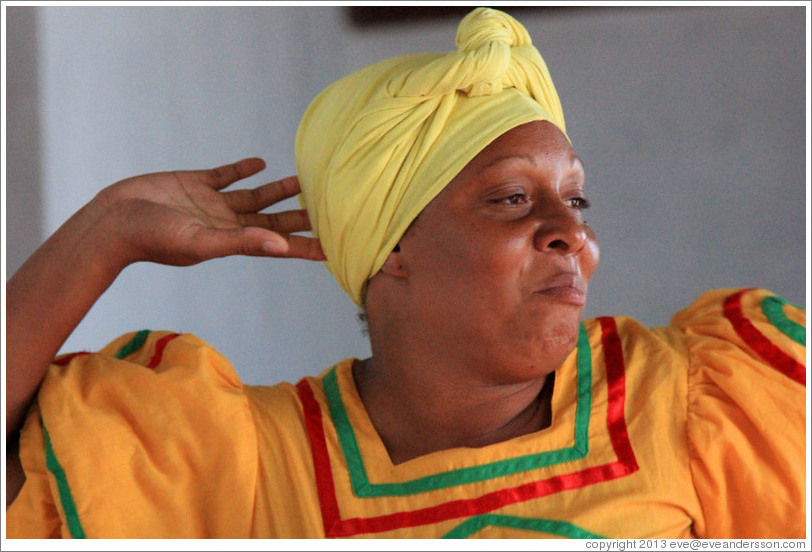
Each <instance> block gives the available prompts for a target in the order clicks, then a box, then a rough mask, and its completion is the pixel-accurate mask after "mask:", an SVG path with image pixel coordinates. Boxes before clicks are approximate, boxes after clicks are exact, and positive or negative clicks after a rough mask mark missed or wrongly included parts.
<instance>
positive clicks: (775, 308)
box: [761, 295, 806, 347]
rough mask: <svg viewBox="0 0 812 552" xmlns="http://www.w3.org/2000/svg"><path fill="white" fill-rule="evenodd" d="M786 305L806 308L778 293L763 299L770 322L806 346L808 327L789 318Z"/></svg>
mask: <svg viewBox="0 0 812 552" xmlns="http://www.w3.org/2000/svg"><path fill="white" fill-rule="evenodd" d="M784 305H791V306H793V307H795V308H796V309H801V310H804V309H803V308H801V307H799V306H798V305H794V304H792V303H790V302H789V301H787V300H786V299H783V298H781V297H778V296H776V295H772V296H770V297H765V298H764V299H763V300H762V301H761V310H762V311H763V312H764V316H766V317H767V320H769V321H770V324H772V325H773V326H775V327H776V329H777V330H778V331H780V332H781V333H782V334H784V335H786V336H787V337H789V338H790V339H791V340H793V341H794V342H795V343H799V344H801V345H803V346H804V347H806V328H804V327H803V326H802V325H801V324H798V323H797V322H794V321H792V320H790V319H789V318H787V314H786V313H785V312H784Z"/></svg>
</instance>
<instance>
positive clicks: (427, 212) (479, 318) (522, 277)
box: [399, 121, 598, 383]
mask: <svg viewBox="0 0 812 552" xmlns="http://www.w3.org/2000/svg"><path fill="white" fill-rule="evenodd" d="M587 206H588V203H587V201H586V199H585V191H584V168H583V165H582V163H581V160H580V159H579V158H578V157H577V156H576V155H575V151H574V150H573V149H572V147H571V146H570V144H569V142H568V141H567V139H566V137H565V136H564V135H563V134H562V133H561V132H560V131H559V130H558V129H557V128H556V127H555V126H554V125H552V124H551V123H549V122H544V121H536V122H532V123H527V124H524V125H521V126H519V127H516V128H514V129H512V130H510V131H509V132H507V133H505V134H503V135H502V136H501V137H499V138H498V139H496V140H495V141H493V142H492V143H491V144H490V145H489V146H488V147H487V148H485V149H484V150H483V151H482V152H480V153H479V154H478V155H477V156H476V157H475V158H474V159H473V160H472V161H471V162H470V163H469V164H468V165H466V167H465V168H464V169H463V170H462V171H461V172H460V173H459V174H458V175H457V176H456V177H455V178H454V180H452V181H451V183H450V184H449V185H448V186H447V187H446V188H445V189H444V190H443V191H442V192H441V193H440V194H439V195H438V196H437V197H436V198H435V199H434V200H433V201H432V202H431V203H430V204H429V205H428V206H427V207H426V208H425V209H424V210H423V212H422V213H421V214H420V216H419V217H418V219H417V220H416V221H415V222H414V224H413V225H412V226H411V227H410V229H409V231H408V232H407V233H406V234H405V235H404V237H403V238H402V240H401V242H400V244H399V245H400V252H399V255H400V261H401V262H402V266H403V267H404V269H405V271H406V272H405V275H406V277H405V278H404V280H403V281H404V285H406V286H407V287H408V291H407V294H408V295H407V296H406V297H404V298H405V299H406V298H408V300H409V301H412V302H413V303H412V305H416V306H415V307H414V308H413V309H412V310H413V311H414V310H416V311H417V312H419V318H420V319H423V320H428V321H430V323H429V324H427V330H426V334H427V335H426V339H429V340H432V339H437V340H438V341H437V344H438V346H442V347H444V348H445V350H446V352H448V353H450V354H463V355H468V357H469V358H470V360H471V362H472V363H476V362H477V361H479V364H489V362H485V363H483V362H482V360H486V359H487V360H488V361H490V362H491V363H492V365H493V366H501V368H500V369H498V370H495V369H494V370H492V372H489V373H487V374H485V376H486V378H487V379H488V380H492V382H493V383H507V382H516V381H523V380H526V379H528V378H537V377H539V376H540V375H544V374H546V373H549V372H550V371H552V370H555V369H556V368H557V367H558V366H559V365H560V364H561V363H562V362H563V361H564V359H565V358H566V356H567V355H568V354H569V353H570V352H571V351H572V350H573V348H574V347H575V344H576V342H577V338H578V327H579V324H580V320H581V315H582V313H583V310H584V306H585V304H586V295H587V284H588V283H589V280H590V278H591V277H592V274H593V273H594V271H595V269H596V267H597V265H598V244H597V242H596V240H595V235H594V234H593V232H592V230H591V229H590V228H589V226H588V225H587V223H586V221H585V220H584V209H585V208H586V207H587ZM449 347H450V348H451V349H455V350H452V351H449ZM506 366H510V367H512V368H510V369H509V371H507V372H506V371H505V369H504V367H506Z"/></svg>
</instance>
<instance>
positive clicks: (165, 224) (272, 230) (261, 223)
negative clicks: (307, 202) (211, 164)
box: [5, 158, 324, 496]
mask: <svg viewBox="0 0 812 552" xmlns="http://www.w3.org/2000/svg"><path fill="white" fill-rule="evenodd" d="M263 168H265V162H264V161H262V160H261V159H256V158H251V159H244V160H242V161H238V162H237V163H234V164H231V165H224V166H222V167H218V168H216V169H210V170H203V171H174V172H162V173H153V174H146V175H143V176H136V177H133V178H128V179H126V180H122V181H121V182H118V183H116V184H113V185H112V186H109V187H107V188H105V189H104V190H102V191H101V192H99V193H98V194H97V195H96V197H95V198H93V200H91V201H90V203H88V204H87V205H85V206H84V207H82V208H81V209H80V210H79V211H78V212H77V213H75V214H74V215H73V216H72V217H71V218H70V219H69V220H68V221H66V222H65V223H64V224H63V225H62V226H61V227H60V228H59V229H58V230H57V231H56V232H55V233H54V234H53V235H51V236H50V237H49V238H48V239H47V240H46V242H45V243H44V244H42V246H40V247H39V248H38V249H37V251H35V252H34V254H33V255H31V257H29V259H28V260H27V261H26V262H25V263H24V264H23V266H22V267H20V269H19V270H18V271H17V272H16V273H15V274H14V275H13V276H12V277H11V279H9V280H8V282H6V299H7V301H6V344H7V350H6V363H7V367H8V369H7V373H6V391H7V393H6V405H5V406H6V435H7V436H11V438H12V439H13V438H14V435H16V432H17V431H18V430H19V428H20V425H21V423H22V420H23V416H24V414H25V411H26V409H27V407H28V404H29V403H30V401H31V398H32V397H33V396H34V393H36V390H37V388H38V387H39V384H40V382H41V381H42V378H43V376H44V374H45V370H46V369H47V366H48V364H49V363H50V361H51V359H53V357H54V355H55V354H56V353H57V351H58V350H59V348H60V347H61V346H62V344H63V343H64V341H65V339H67V337H68V336H69V335H70V333H71V332H72V331H73V329H74V328H75V327H76V325H77V324H79V322H80V321H81V320H82V318H83V317H84V316H85V314H86V313H87V311H88V310H89V309H90V307H92V306H93V304H94V303H95V302H96V300H97V299H98V298H99V297H100V296H101V294H102V293H104V291H105V290H106V289H107V288H108V287H109V286H110V285H111V284H112V283H113V281H114V280H115V279H116V277H118V275H119V273H120V272H121V271H122V270H124V268H126V267H127V265H129V264H131V263H133V262H136V261H151V262H156V263H163V264H169V265H177V266H185V265H191V264H195V263H199V262H202V261H205V260H207V259H213V258H215V257H224V256H227V255H265V256H275V257H297V258H302V259H313V260H323V259H324V254H323V253H322V249H321V246H320V244H319V242H318V240H316V239H314V238H309V237H305V236H300V235H296V234H294V233H295V232H301V231H305V230H308V229H309V223H308V219H307V215H306V213H305V212H304V211H303V210H292V211H285V212H281V213H273V214H266V213H261V212H260V211H262V210H263V209H265V208H267V207H269V206H271V205H273V204H275V203H277V202H279V201H281V200H283V199H285V198H288V197H292V196H294V195H296V194H297V193H299V182H298V180H297V179H296V177H289V178H284V179H282V180H279V181H277V182H271V183H269V184H265V185H263V186H259V187H258V188H254V189H252V190H234V191H223V190H225V189H226V188H227V187H228V186H229V185H231V184H233V183H234V182H236V181H238V180H241V179H243V178H246V177H248V176H251V175H253V174H256V173H258V172H259V171H261V170H262V169H263ZM7 458H9V459H10V461H13V462H17V464H15V465H18V463H19V462H18V459H16V456H15V454H14V453H13V452H12V453H8V454H7ZM10 465H11V464H10ZM10 473H11V472H10ZM14 473H18V475H19V473H21V472H14ZM12 479H13V478H12ZM21 484H22V482H21V480H20V479H19V478H17V479H15V480H14V482H13V485H12V487H10V488H11V489H12V491H13V492H11V494H10V495H9V496H14V495H15V494H16V490H19V486H20V485H21Z"/></svg>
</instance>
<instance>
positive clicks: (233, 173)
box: [175, 157, 265, 190]
mask: <svg viewBox="0 0 812 552" xmlns="http://www.w3.org/2000/svg"><path fill="white" fill-rule="evenodd" d="M264 168H265V161H263V160H262V159H260V158H259V157H249V158H247V159H242V160H240V161H237V162H236V163H229V164H228V165H223V166H221V167H215V168H213V169H207V170H202V171H177V172H176V173H175V174H177V176H178V178H180V179H181V180H183V179H186V178H194V179H195V180H198V181H199V182H202V183H203V184H205V185H207V186H209V187H211V188H214V189H215V190H222V189H223V188H225V187H227V186H229V185H230V184H233V183H234V182H236V181H238V180H242V179H243V178H248V177H249V176H251V175H254V174H256V173H258V172H259V171H261V170H262V169H264Z"/></svg>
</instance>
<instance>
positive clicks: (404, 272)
mask: <svg viewBox="0 0 812 552" xmlns="http://www.w3.org/2000/svg"><path fill="white" fill-rule="evenodd" d="M381 272H383V273H384V274H386V275H388V276H392V277H393V278H408V277H409V269H408V266H407V265H406V259H405V255H404V254H403V253H402V252H401V250H400V244H397V245H396V246H395V248H394V249H393V250H392V252H391V253H390V254H389V256H388V257H387V258H386V261H384V263H383V266H382V267H381Z"/></svg>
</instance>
